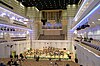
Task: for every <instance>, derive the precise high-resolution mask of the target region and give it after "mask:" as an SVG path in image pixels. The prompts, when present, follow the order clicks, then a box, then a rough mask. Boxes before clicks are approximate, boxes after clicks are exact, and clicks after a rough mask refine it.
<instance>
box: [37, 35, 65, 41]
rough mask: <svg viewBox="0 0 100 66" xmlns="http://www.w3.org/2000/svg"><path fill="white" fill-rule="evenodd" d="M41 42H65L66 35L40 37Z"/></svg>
mask: <svg viewBox="0 0 100 66" xmlns="http://www.w3.org/2000/svg"><path fill="white" fill-rule="evenodd" d="M39 40H65V35H64V34H62V35H42V34H41V35H40V36H39Z"/></svg>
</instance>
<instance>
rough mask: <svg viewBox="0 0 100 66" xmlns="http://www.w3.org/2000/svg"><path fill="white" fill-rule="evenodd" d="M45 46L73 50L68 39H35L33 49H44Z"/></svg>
mask: <svg viewBox="0 0 100 66" xmlns="http://www.w3.org/2000/svg"><path fill="white" fill-rule="evenodd" d="M43 47H55V48H61V49H63V48H66V49H67V50H71V47H72V46H71V44H70V41H67V40H34V41H33V43H32V48H33V49H43Z"/></svg>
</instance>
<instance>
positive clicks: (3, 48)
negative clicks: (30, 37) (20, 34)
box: [0, 41, 30, 58]
mask: <svg viewBox="0 0 100 66" xmlns="http://www.w3.org/2000/svg"><path fill="white" fill-rule="evenodd" d="M7 45H13V47H12V48H10V47H9V46H7ZM29 48H30V41H15V42H5V43H0V58H8V57H9V56H10V51H16V54H18V55H19V54H20V53H23V52H25V51H27V50H28V49H29Z"/></svg>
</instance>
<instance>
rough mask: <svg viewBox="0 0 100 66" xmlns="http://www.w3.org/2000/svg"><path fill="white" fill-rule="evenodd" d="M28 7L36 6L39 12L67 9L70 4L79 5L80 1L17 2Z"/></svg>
mask: <svg viewBox="0 0 100 66" xmlns="http://www.w3.org/2000/svg"><path fill="white" fill-rule="evenodd" d="M17 1H19V2H21V3H22V4H23V5H24V6H26V7H32V6H35V7H37V8H38V9H39V10H55V9H67V8H66V6H67V5H68V4H70V5H72V4H78V2H79V1H80V0H17Z"/></svg>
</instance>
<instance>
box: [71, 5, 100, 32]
mask: <svg viewBox="0 0 100 66" xmlns="http://www.w3.org/2000/svg"><path fill="white" fill-rule="evenodd" d="M99 7H100V4H99V5H97V6H96V7H95V8H94V9H93V10H92V11H90V12H89V13H88V14H87V15H86V16H85V17H84V18H83V19H82V20H81V21H80V22H79V23H78V24H77V25H75V26H74V27H73V28H72V29H71V31H74V30H75V29H76V28H77V27H78V26H80V25H82V24H84V23H86V22H83V21H84V20H85V19H86V18H88V17H89V16H90V15H91V14H92V13H94V12H95V11H96V10H97V9H98V8H99Z"/></svg>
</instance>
